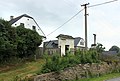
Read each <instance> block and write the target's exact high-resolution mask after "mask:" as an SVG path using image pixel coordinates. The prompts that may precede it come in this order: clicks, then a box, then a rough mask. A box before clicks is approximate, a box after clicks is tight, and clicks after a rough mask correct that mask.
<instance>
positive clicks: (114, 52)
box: [102, 51, 117, 55]
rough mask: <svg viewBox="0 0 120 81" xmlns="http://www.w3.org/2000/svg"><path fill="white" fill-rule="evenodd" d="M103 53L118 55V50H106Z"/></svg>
mask: <svg viewBox="0 0 120 81" xmlns="http://www.w3.org/2000/svg"><path fill="white" fill-rule="evenodd" d="M102 54H103V55H117V52H116V51H104V52H102Z"/></svg>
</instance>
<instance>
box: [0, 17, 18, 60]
mask: <svg viewBox="0 0 120 81" xmlns="http://www.w3.org/2000/svg"><path fill="white" fill-rule="evenodd" d="M16 46H17V45H16V31H15V29H14V28H12V27H11V25H10V24H9V22H8V21H5V20H3V19H0V61H1V62H2V61H7V60H8V59H9V58H10V57H12V56H15V55H16V53H17V52H16V49H17V48H16Z"/></svg>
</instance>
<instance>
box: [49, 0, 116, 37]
mask: <svg viewBox="0 0 120 81" xmlns="http://www.w3.org/2000/svg"><path fill="white" fill-rule="evenodd" d="M115 1H118V0H112V1H108V2H104V3H100V4H95V5H91V6H88V8H91V7H95V6H100V5H104V4H108V3H111V2H115ZM83 10H84V9H82V10H80V11H79V12H77V13H76V14H75V15H74V16H72V17H71V18H70V19H68V20H67V21H66V22H65V23H63V24H62V25H60V26H59V27H58V28H56V29H55V30H53V31H52V32H51V33H49V34H48V35H47V36H49V35H51V34H52V33H54V32H55V31H57V30H58V29H60V28H61V27H63V26H64V25H65V24H67V23H68V22H69V21H71V20H72V19H73V18H74V17H75V16H77V15H78V14H79V13H80V12H82V11H83Z"/></svg>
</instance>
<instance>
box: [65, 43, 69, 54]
mask: <svg viewBox="0 0 120 81" xmlns="http://www.w3.org/2000/svg"><path fill="white" fill-rule="evenodd" d="M68 51H69V45H65V53H67V52H68Z"/></svg>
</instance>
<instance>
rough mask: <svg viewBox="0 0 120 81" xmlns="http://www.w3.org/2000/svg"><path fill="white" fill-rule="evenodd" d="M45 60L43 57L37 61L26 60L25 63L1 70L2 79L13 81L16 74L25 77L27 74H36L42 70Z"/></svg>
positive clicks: (0, 78)
mask: <svg viewBox="0 0 120 81" xmlns="http://www.w3.org/2000/svg"><path fill="white" fill-rule="evenodd" d="M44 62H45V61H44V60H43V59H40V60H37V61H36V62H26V63H24V64H20V65H18V66H14V67H11V68H10V69H8V70H4V71H0V81H13V79H14V78H15V77H16V76H18V77H23V78H24V77H25V76H30V75H34V74H35V73H37V72H38V71H40V69H41V67H42V65H43V64H44Z"/></svg>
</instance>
